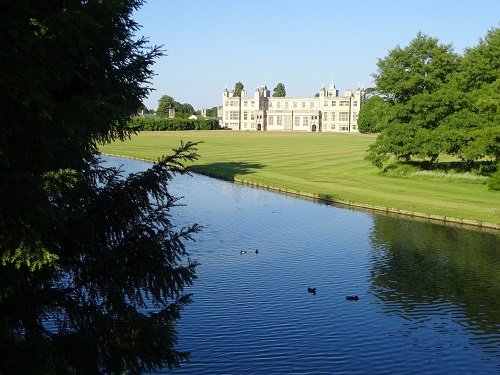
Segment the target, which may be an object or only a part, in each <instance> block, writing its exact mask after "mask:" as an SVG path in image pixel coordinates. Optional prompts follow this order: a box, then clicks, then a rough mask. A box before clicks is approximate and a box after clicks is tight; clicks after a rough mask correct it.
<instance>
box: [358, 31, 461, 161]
mask: <svg viewBox="0 0 500 375" xmlns="http://www.w3.org/2000/svg"><path fill="white" fill-rule="evenodd" d="M459 61H460V58H459V56H458V55H456V54H455V53H454V52H453V50H452V47H451V45H442V44H439V41H438V39H436V38H431V37H428V36H426V35H424V34H422V33H418V34H417V37H416V38H415V39H414V40H412V41H411V42H410V44H409V45H408V46H407V47H406V48H401V47H399V46H397V47H396V48H395V49H393V50H391V51H389V55H388V56H387V57H386V58H384V59H379V61H378V63H377V66H378V72H377V73H376V74H373V77H374V79H375V84H376V91H377V92H378V93H379V94H380V95H381V96H382V97H384V99H385V101H386V104H387V105H386V106H385V107H381V106H379V107H378V108H384V109H383V111H384V115H383V117H382V118H381V119H379V121H380V122H381V123H384V126H383V127H384V129H383V131H382V133H381V135H380V136H379V138H377V141H376V142H375V143H374V144H373V145H372V146H371V147H370V150H369V154H368V156H367V159H368V160H370V161H371V162H372V163H374V164H375V165H377V166H379V167H382V165H383V164H381V162H382V161H386V160H388V159H389V157H390V155H393V156H395V157H396V158H397V159H400V160H405V161H409V160H411V159H412V158H414V157H415V158H423V159H430V160H431V161H435V160H436V159H437V157H438V155H439V154H440V149H439V148H438V146H439V142H434V141H433V143H432V147H430V145H429V143H427V141H428V140H432V138H433V137H432V129H435V128H437V127H438V125H439V124H440V121H441V120H442V119H443V118H444V117H445V116H447V115H448V114H449V113H448V112H446V111H445V112H444V113H442V112H440V109H442V107H443V106H442V98H443V93H445V91H443V90H446V88H447V87H448V85H449V83H450V80H451V78H452V76H453V74H454V73H455V72H456V71H457V68H458V65H459ZM440 90H441V91H440ZM368 108H370V107H368ZM367 112H368V111H367ZM364 120H367V119H363V118H362V122H363V121H364ZM377 123H378V121H377Z"/></svg>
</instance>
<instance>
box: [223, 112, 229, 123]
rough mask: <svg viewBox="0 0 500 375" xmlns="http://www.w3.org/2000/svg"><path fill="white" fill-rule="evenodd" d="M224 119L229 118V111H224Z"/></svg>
mask: <svg viewBox="0 0 500 375" xmlns="http://www.w3.org/2000/svg"><path fill="white" fill-rule="evenodd" d="M224 120H226V121H227V120H229V111H224Z"/></svg>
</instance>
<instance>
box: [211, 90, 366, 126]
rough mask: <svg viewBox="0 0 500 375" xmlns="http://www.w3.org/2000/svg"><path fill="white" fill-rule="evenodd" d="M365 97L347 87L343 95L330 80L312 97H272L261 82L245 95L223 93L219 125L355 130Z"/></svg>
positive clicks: (230, 92) (244, 93)
mask: <svg viewBox="0 0 500 375" xmlns="http://www.w3.org/2000/svg"><path fill="white" fill-rule="evenodd" d="M364 100H365V93H364V90H363V89H361V88H359V87H358V89H357V90H356V91H354V92H352V90H346V91H345V92H344V96H339V91H338V90H337V89H336V88H335V85H334V84H333V82H332V83H331V84H330V87H329V88H328V89H326V88H325V87H322V88H321V90H320V91H319V94H318V95H317V96H315V97H284V98H275V97H272V96H271V95H270V91H269V90H268V89H267V86H266V85H265V84H264V85H262V86H261V87H260V88H258V89H257V90H255V92H254V94H253V96H247V92H246V91H245V90H242V91H241V96H240V97H238V96H234V93H233V92H232V91H228V90H227V88H226V89H225V90H224V91H223V93H222V110H221V117H222V121H221V125H222V127H227V128H230V129H233V130H248V131H295V132H297V131H299V132H358V125H357V119H358V113H359V109H360V108H361V106H362V105H363V102H364Z"/></svg>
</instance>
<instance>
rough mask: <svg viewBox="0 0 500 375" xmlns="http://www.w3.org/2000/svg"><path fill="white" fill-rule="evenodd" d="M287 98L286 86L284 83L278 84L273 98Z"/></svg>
mask: <svg viewBox="0 0 500 375" xmlns="http://www.w3.org/2000/svg"><path fill="white" fill-rule="evenodd" d="M285 96H286V90H285V85H284V84H282V83H278V84H277V85H276V87H275V88H274V89H273V97H275V98H284V97H285Z"/></svg>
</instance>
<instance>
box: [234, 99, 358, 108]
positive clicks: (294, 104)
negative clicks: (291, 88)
mask: <svg viewBox="0 0 500 375" xmlns="http://www.w3.org/2000/svg"><path fill="white" fill-rule="evenodd" d="M338 102H339V107H349V103H350V100H339V101H338ZM263 103H264V102H263ZM263 103H262V104H263ZM306 103H307V102H301V107H302V108H306V107H307V105H306ZM314 103H316V102H309V108H314ZM329 103H331V106H332V107H336V106H337V101H336V100H332V101H327V100H325V101H324V102H323V106H324V107H328V106H329ZM262 104H261V106H262ZM282 104H283V108H285V109H286V108H288V104H289V102H283V103H282V102H276V108H278V109H279V108H282ZM225 106H226V107H236V106H238V101H237V100H226V102H225ZM250 106H251V107H252V108H253V107H255V101H253V100H252V101H251V102H250ZM352 106H353V107H357V106H358V101H357V100H353V101H352ZM243 107H248V101H247V100H245V101H243ZM292 107H293V108H297V107H298V102H292ZM269 108H273V102H269Z"/></svg>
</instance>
